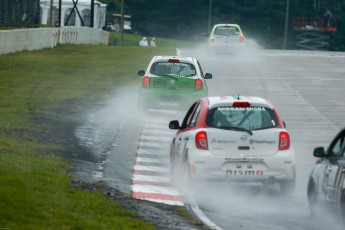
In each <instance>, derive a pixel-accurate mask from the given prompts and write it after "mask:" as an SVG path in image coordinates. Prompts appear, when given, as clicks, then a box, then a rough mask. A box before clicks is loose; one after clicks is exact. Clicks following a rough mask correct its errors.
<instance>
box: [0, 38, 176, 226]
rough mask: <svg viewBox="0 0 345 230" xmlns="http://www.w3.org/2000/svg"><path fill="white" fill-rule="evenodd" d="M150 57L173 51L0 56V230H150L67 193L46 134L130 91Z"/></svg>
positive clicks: (93, 195)
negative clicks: (126, 89)
mask: <svg viewBox="0 0 345 230" xmlns="http://www.w3.org/2000/svg"><path fill="white" fill-rule="evenodd" d="M128 36H129V35H128ZM158 41H159V40H158ZM162 43H163V40H162ZM157 54H168V55H173V54H175V48H174V46H169V45H166V46H165V47H157V48H150V47H149V48H142V47H136V46H124V47H120V46H88V45H63V46H58V47H57V48H54V49H45V50H40V51H33V52H20V53H15V54H8V55H2V56H0V108H1V109H0V228H9V229H154V227H153V226H152V225H150V224H148V223H145V222H143V221H142V220H140V219H138V218H137V216H136V215H135V214H133V213H130V212H128V211H126V210H124V209H123V208H122V207H121V206H119V205H118V204H117V203H115V202H113V201H110V200H109V199H107V198H106V197H105V196H104V195H103V194H102V193H101V192H88V191H83V190H81V189H78V188H74V187H72V186H71V183H72V181H71V179H70V177H69V174H68V171H69V163H68V162H66V161H65V160H64V159H62V158H61V157H59V152H60V151H64V149H66V146H65V145H64V142H61V141H59V140H56V139H57V138H56V137H55V136H54V132H55V130H57V129H58V128H59V125H60V124H62V123H66V124H73V123H74V122H76V120H75V119H76V118H74V117H76V116H74V115H75V114H76V113H80V112H83V111H84V110H85V109H86V108H87V106H89V105H90V104H92V103H93V102H96V101H98V100H101V99H102V98H103V97H105V96H106V95H107V94H109V93H111V92H112V91H114V90H116V88H117V87H120V86H123V85H127V84H136V83H137V82H138V76H137V70H139V69H142V68H145V67H146V66H147V64H148V62H149V60H150V59H151V58H152V56H153V55H157Z"/></svg>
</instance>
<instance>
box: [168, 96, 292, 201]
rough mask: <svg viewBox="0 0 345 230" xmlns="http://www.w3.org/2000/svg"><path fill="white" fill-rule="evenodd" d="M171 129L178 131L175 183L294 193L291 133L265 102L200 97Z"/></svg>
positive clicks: (173, 159) (173, 151) (173, 165)
mask: <svg viewBox="0 0 345 230" xmlns="http://www.w3.org/2000/svg"><path fill="white" fill-rule="evenodd" d="M169 128H170V129H177V130H178V131H177V133H176V135H175V137H174V138H173V140H172V143H171V148H170V163H171V164H170V174H171V179H172V182H173V183H179V182H181V183H182V184H193V183H192V182H194V181H206V182H218V183H229V184H230V183H233V182H236V183H238V182H240V183H244V184H245V183H247V184H248V183H250V184H252V185H258V186H261V185H266V184H276V183H278V184H279V185H280V190H281V193H282V194H289V193H291V192H293V191H294V188H295V153H294V150H293V147H292V145H291V143H290V134H289V132H288V131H287V130H286V129H285V123H284V122H283V121H282V119H281V118H280V116H279V114H278V112H277V110H276V109H275V107H274V106H273V105H272V103H271V102H269V101H267V100H266V99H263V98H260V97H242V96H239V97H231V96H217V97H203V98H200V99H198V100H196V102H195V103H194V104H193V105H192V106H191V107H190V109H189V110H188V112H187V113H186V115H185V117H184V120H183V122H182V124H179V121H178V120H173V121H171V122H170V123H169ZM176 178H177V179H176ZM176 180H178V181H179V182H177V181H176Z"/></svg>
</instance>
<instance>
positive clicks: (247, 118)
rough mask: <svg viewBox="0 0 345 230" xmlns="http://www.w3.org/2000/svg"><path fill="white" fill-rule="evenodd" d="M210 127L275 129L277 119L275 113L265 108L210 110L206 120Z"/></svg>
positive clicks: (220, 108)
mask: <svg viewBox="0 0 345 230" xmlns="http://www.w3.org/2000/svg"><path fill="white" fill-rule="evenodd" d="M206 124H207V125H208V126H210V127H214V128H219V129H229V130H243V129H244V130H259V129H268V128H272V127H276V126H277V125H278V119H277V117H276V115H275V113H274V112H273V111H272V110H271V109H269V108H265V107H252V106H251V107H232V106H221V107H216V108H212V109H211V110H210V111H209V112H208V114H207V118H206Z"/></svg>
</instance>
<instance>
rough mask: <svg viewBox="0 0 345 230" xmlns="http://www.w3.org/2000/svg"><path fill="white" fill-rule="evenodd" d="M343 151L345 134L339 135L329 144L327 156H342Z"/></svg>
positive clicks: (344, 148) (344, 149)
mask: <svg viewBox="0 0 345 230" xmlns="http://www.w3.org/2000/svg"><path fill="white" fill-rule="evenodd" d="M344 151H345V132H343V133H342V134H340V136H338V137H337V138H336V139H335V140H334V141H333V142H332V144H331V146H330V152H329V154H331V155H335V156H344Z"/></svg>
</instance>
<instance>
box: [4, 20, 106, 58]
mask: <svg viewBox="0 0 345 230" xmlns="http://www.w3.org/2000/svg"><path fill="white" fill-rule="evenodd" d="M58 44H93V45H108V44H109V32H107V31H103V30H99V29H94V28H90V27H75V26H71V27H62V28H42V29H41V28H40V29H35V28H33V29H16V30H0V55H1V54H7V53H14V52H19V51H25V50H28V51H30V50H39V49H44V48H53V47H55V46H57V45H58Z"/></svg>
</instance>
